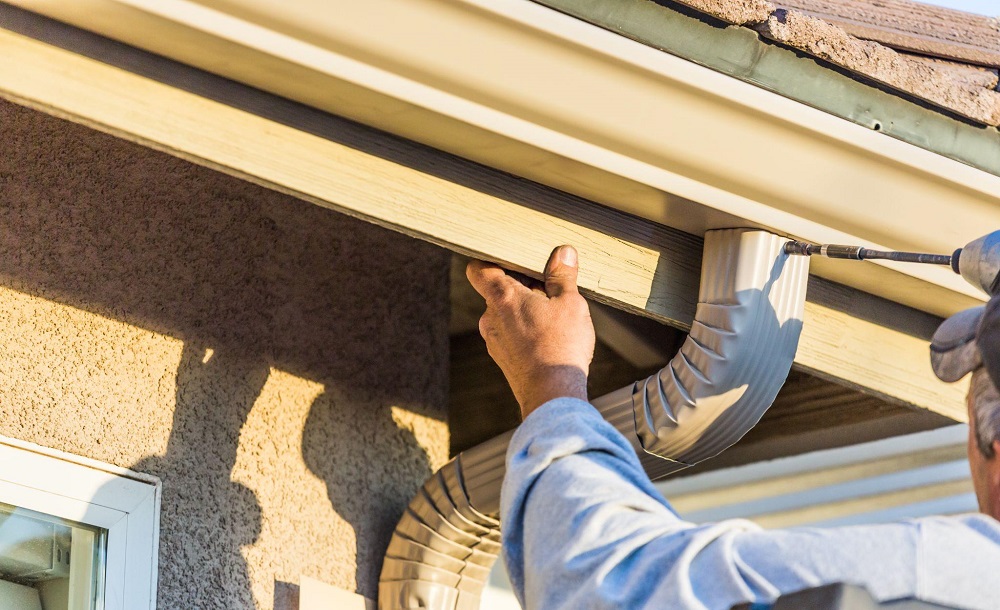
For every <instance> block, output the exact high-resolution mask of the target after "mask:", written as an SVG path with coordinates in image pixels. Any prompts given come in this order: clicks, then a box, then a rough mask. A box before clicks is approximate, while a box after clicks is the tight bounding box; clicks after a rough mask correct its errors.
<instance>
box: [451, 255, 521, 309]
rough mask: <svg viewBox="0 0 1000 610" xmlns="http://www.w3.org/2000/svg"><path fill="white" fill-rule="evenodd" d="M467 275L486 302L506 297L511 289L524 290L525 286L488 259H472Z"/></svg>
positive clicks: (466, 271)
mask: <svg viewBox="0 0 1000 610" xmlns="http://www.w3.org/2000/svg"><path fill="white" fill-rule="evenodd" d="M465 276H466V277H467V278H469V283H470V284H472V287H473V288H475V289H476V292H478V293H479V294H480V296H482V297H483V298H484V299H486V303H487V304H490V303H492V302H494V301H497V300H499V299H502V298H504V296H506V295H507V294H509V293H510V292H511V291H513V290H516V289H518V288H520V289H522V290H524V289H525V288H524V286H523V285H521V283H520V282H518V281H517V280H515V279H514V278H512V277H510V276H509V275H507V273H506V272H505V271H504V270H503V269H502V268H500V267H498V266H497V265H494V264H493V263H487V262H486V261H479V260H471V261H469V264H468V266H467V267H466V268H465Z"/></svg>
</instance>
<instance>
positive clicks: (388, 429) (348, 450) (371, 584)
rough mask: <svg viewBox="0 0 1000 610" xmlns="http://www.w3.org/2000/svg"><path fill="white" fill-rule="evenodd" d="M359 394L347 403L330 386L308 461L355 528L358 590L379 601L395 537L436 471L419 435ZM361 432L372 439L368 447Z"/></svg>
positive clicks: (312, 421) (311, 430) (305, 440)
mask: <svg viewBox="0 0 1000 610" xmlns="http://www.w3.org/2000/svg"><path fill="white" fill-rule="evenodd" d="M358 393H360V392H356V393H355V394H352V396H351V397H350V399H349V400H341V398H340V397H339V396H338V393H337V392H336V391H334V390H331V389H330V388H329V387H328V388H327V390H326V392H324V393H323V394H321V395H320V396H319V397H317V398H316V400H315V401H314V402H313V404H312V407H311V408H310V410H309V416H308V418H307V419H306V425H305V430H304V431H303V436H302V455H303V458H304V459H305V462H306V466H307V467H308V468H309V470H310V471H311V472H312V473H313V474H315V475H316V476H317V477H319V478H320V479H322V480H323V481H324V483H326V490H327V495H328V496H329V498H330V503H331V504H332V505H333V508H334V510H336V511H337V513H338V514H339V515H340V517H341V518H342V519H344V520H345V521H347V523H349V524H350V525H351V526H352V527H353V528H354V534H355V540H356V549H355V550H356V554H357V555H356V556H357V566H358V569H357V575H356V576H357V587H356V591H357V593H358V594H359V595H362V596H364V597H366V598H368V599H370V600H375V599H376V598H377V596H378V578H379V572H380V571H381V569H382V559H383V557H384V555H385V551H386V548H387V547H388V546H389V539H390V538H391V537H392V532H393V530H394V529H395V527H396V524H397V523H398V522H399V518H400V517H401V516H402V514H403V511H404V510H405V509H406V506H407V504H409V502H410V500H411V499H412V498H413V496H414V494H415V493H416V492H417V490H418V489H419V488H420V486H421V485H423V483H424V481H426V480H427V478H428V477H429V476H430V475H431V474H432V471H431V464H430V460H429V457H428V455H427V452H426V451H425V450H424V449H423V448H422V446H421V443H420V442H419V441H418V439H417V438H416V436H415V435H414V433H413V431H411V430H410V429H408V428H407V427H406V426H405V425H404V424H403V423H402V422H397V421H396V420H395V418H394V417H393V413H392V407H390V406H389V401H388V400H387V399H385V398H384V397H383V398H380V397H377V396H372V397H368V396H358V395H357V394H358ZM360 431H364V434H365V435H366V436H368V438H366V439H364V440H365V442H363V443H359V442H358V434H359V433H360ZM359 454H360V455H359ZM390 471H391V472H390Z"/></svg>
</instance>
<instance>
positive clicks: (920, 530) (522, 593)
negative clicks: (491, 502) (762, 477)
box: [501, 398, 1000, 610]
mask: <svg viewBox="0 0 1000 610" xmlns="http://www.w3.org/2000/svg"><path fill="white" fill-rule="evenodd" d="M501 519H502V522H503V546H504V560H505V561H506V564H507V570H508V573H509V574H510V580H511V584H512V585H513V588H514V592H515V594H516V595H517V597H518V600H519V601H520V602H521V605H522V606H523V607H524V608H526V609H527V610H534V609H544V610H562V609H566V610H569V609H572V610H583V609H591V608H594V609H596V608H628V609H630V610H638V609H643V608H650V609H652V608H657V609H685V610H686V609H703V608H706V609H711V610H715V609H728V608H730V607H732V606H733V605H734V604H737V603H742V602H758V603H767V602H770V601H772V600H773V599H774V598H775V597H777V596H778V595H780V594H783V593H789V592H792V591H798V590H801V589H805V588H809V587H815V586H819V585H822V584H828V583H833V582H847V583H853V584H859V585H863V586H865V587H867V588H868V590H869V591H871V593H872V594H873V595H874V596H875V597H877V598H878V599H880V600H890V599H897V598H907V597H916V598H919V599H923V600H926V601H932V602H937V603H941V604H944V605H949V606H954V607H959V608H975V609H979V608H982V609H1000V524H998V523H997V522H996V521H995V520H993V519H992V518H990V517H986V516H983V515H965V516H960V517H937V518H926V519H917V520H911V521H904V522H901V523H892V524H885V525H871V526H855V527H843V528H831V529H817V528H795V529H788V530H769V531H765V530H762V529H761V528H760V527H758V526H757V525H755V524H753V523H751V522H749V521H745V520H738V519H737V520H730V521H722V522H719V523H706V524H702V525H695V524H693V523H688V522H686V521H684V520H682V519H680V518H679V517H678V516H677V514H676V513H675V512H674V511H673V509H672V508H671V507H670V505H669V504H668V503H667V501H666V500H665V499H664V498H663V496H662V495H660V493H659V492H658V491H657V490H656V488H655V487H653V485H652V483H651V482H650V481H649V478H648V477H647V476H646V474H645V472H643V470H642V467H641V466H640V465H639V461H638V459H637V458H636V456H635V453H634V451H633V450H632V448H631V447H630V446H629V444H628V442H627V441H626V440H625V438H623V437H622V436H621V434H619V433H618V431H617V430H615V429H614V428H613V427H612V426H610V425H609V424H607V423H606V422H605V421H604V420H603V419H601V417H600V415H599V414H598V413H597V411H596V410H594V408H593V407H591V406H590V405H589V404H587V403H586V402H583V401H581V400H576V399H571V398H560V399H557V400H553V401H550V402H548V403H546V404H545V405H543V406H542V407H540V408H539V409H537V410H536V411H535V412H534V413H532V414H531V415H530V416H528V418H527V419H526V420H525V421H524V423H523V424H522V425H521V427H520V428H519V429H518V430H517V432H516V433H515V434H514V437H513V439H512V442H511V445H510V448H509V450H508V452H507V475H506V478H505V479H504V483H503V492H502V497H501Z"/></svg>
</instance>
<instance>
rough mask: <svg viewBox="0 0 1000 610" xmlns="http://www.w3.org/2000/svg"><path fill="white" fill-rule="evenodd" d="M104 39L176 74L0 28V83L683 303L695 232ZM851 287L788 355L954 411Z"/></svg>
mask: <svg viewBox="0 0 1000 610" xmlns="http://www.w3.org/2000/svg"><path fill="white" fill-rule="evenodd" d="M109 44H112V43H109ZM113 51H114V52H115V53H118V54H119V55H121V54H122V53H125V54H128V53H133V52H134V53H137V54H140V57H139V59H135V58H132V57H131V56H130V60H131V61H132V65H133V66H135V65H139V64H142V66H143V70H144V72H145V73H146V74H152V73H158V74H162V75H166V74H169V75H170V78H171V79H172V82H174V83H178V84H183V87H184V88H183V89H182V88H180V86H171V85H168V84H164V83H162V82H159V81H158V80H156V79H153V78H149V77H146V76H140V75H139V74H136V73H133V72H130V71H127V70H125V69H122V68H119V67H115V66H112V65H109V64H107V63H103V62H101V61H98V60H95V59H91V58H89V57H85V56H83V55H80V54H78V53H74V52H71V51H67V50H65V49H62V48H59V47H56V46H52V45H50V44H46V43H42V42H39V41H38V40H35V39H33V38H30V37H27V36H24V35H21V34H17V33H14V32H11V31H7V30H0V55H2V56H3V57H4V58H5V61H4V62H2V63H0V96H2V97H4V98H6V99H9V100H12V101H15V102H17V103H21V104H24V105H26V106H30V107H33V108H36V109H39V110H42V111H44V112H47V113H50V114H53V115H56V116H60V117H64V118H67V119H70V120H73V121H76V122H79V123H82V124H84V125H87V126H90V127H92V128H94V129H98V130H101V131H105V132H108V133H111V134H113V135H116V136H118V137H121V138H124V139H127V140H130V141H134V142H138V143H140V144H143V145H146V146H150V147H153V148H156V149H159V150H163V151H166V152H168V153H170V154H172V155H176V156H178V157H181V158H184V159H187V160H189V161H191V162H194V163H198V164H202V165H205V166H208V167H212V168H215V169H217V170H219V171H223V172H226V173H229V174H232V175H234V176H237V177H239V178H242V179H245V180H249V181H252V182H254V183H257V184H260V185H263V186H265V187H268V188H272V189H275V190H278V191H281V192H284V193H288V194H291V195H294V196H296V197H299V198H301V199H303V200H305V201H309V202H312V203H315V204H318V205H321V206H325V207H329V208H332V209H335V210H337V211H340V212H342V213H345V214H349V215H352V216H356V217H358V218H362V219H364V220H367V221H370V222H373V223H376V224H379V225H382V226H386V227H389V228H391V229H395V230H397V231H400V232H403V233H405V234H407V235H410V236H413V237H416V238H419V239H424V240H428V241H431V242H433V243H436V244H439V245H442V246H444V247H447V248H450V249H451V250H453V251H456V252H459V253H462V254H466V255H469V256H475V257H479V258H485V259H490V260H494V261H498V262H500V263H502V264H504V265H505V266H507V267H509V268H513V269H517V270H520V271H524V272H527V273H530V274H532V275H535V276H536V277H537V276H538V275H539V273H538V272H539V271H540V270H541V268H542V267H543V266H544V263H545V260H546V258H547V256H548V254H549V251H550V250H551V249H552V247H553V246H555V245H558V244H562V243H572V244H574V245H575V246H576V247H577V248H578V249H579V251H580V256H581V268H582V270H581V276H580V284H581V286H582V288H583V290H584V291H585V293H586V294H587V295H588V296H589V297H591V298H594V299H596V300H598V301H600V302H604V303H607V304H610V305H613V306H614V307H617V308H620V309H625V310H628V311H631V312H633V313H639V314H642V315H645V316H647V317H651V318H653V319H657V320H659V321H662V322H667V323H671V324H673V325H676V326H678V327H685V326H687V325H689V324H690V321H691V320H692V319H693V316H694V307H695V302H696V297H697V291H698V283H699V270H700V261H701V240H700V239H699V238H696V237H694V236H691V235H688V234H685V233H682V232H680V231H677V230H675V229H669V228H666V227H664V226H662V225H658V224H655V223H653V222H650V221H647V220H641V219H638V218H636V217H633V216H629V215H626V214H623V213H620V212H617V211H614V210H610V209H608V208H605V207H602V206H599V205H596V204H593V203H591V202H588V201H585V200H583V199H580V198H577V197H573V196H570V195H568V194H565V193H562V192H558V191H555V190H553V189H550V188H546V187H543V186H541V185H538V184H536V183H532V182H528V181H525V180H522V179H519V178H516V177H513V176H511V175H509V174H505V173H503V172H499V171H495V170H491V169H489V168H485V167H483V166H479V165H476V164H474V163H471V162H468V161H464V160H461V159H458V158H455V157H452V156H449V155H446V154H443V153H440V152H437V151H434V150H433V149H429V148H426V147H423V146H420V145H417V144H414V143H412V142H408V141H404V140H400V139H398V138H394V137H391V136H387V135H386V134H383V133H381V132H377V131H375V130H372V129H368V128H364V127H361V126H358V125H356V124H353V123H350V122H348V121H346V120H343V119H339V118H337V117H333V116H330V115H327V114H324V113H321V112H318V111H315V110H310V109H308V108H305V107H302V106H300V105H297V104H294V103H292V102H289V101H287V100H282V99H279V98H275V97H273V96H270V95H268V94H265V93H263V92H260V91H257V90H254V89H251V88H249V87H244V86H241V85H238V84H236V83H232V82H230V81H226V80H224V79H221V78H217V77H213V76H210V75H207V74H204V73H201V72H199V71H197V70H193V69H190V68H186V67H184V66H181V65H179V64H175V63H172V62H169V61H167V60H163V59H160V58H156V57H152V56H148V55H145V54H141V53H140V52H138V51H134V50H130V49H128V48H127V47H121V46H120V45H119V46H116V47H114V49H113ZM133 69H134V68H133ZM192 91H199V93H201V94H197V93H193V92H192ZM207 96H211V99H210V97H207ZM218 100H224V101H218ZM851 294H854V295H855V297H856V298H855V299H854V300H855V301H857V302H851V300H852V299H844V300H843V302H842V303H840V304H837V303H835V302H833V301H830V300H828V301H816V300H815V299H813V300H812V301H811V302H810V303H808V304H807V307H806V319H805V329H804V331H803V335H802V341H801V344H800V347H799V354H798V356H797V357H796V364H797V365H798V366H800V367H802V368H804V369H806V370H809V371H811V372H815V373H816V374H820V375H822V376H824V377H826V378H829V379H832V380H836V381H838V382H839V383H845V384H848V385H850V386H851V387H856V388H859V389H863V390H865V391H866V392H871V393H874V394H876V395H878V396H881V397H884V398H887V399H890V400H893V401H895V402H897V403H899V404H904V405H910V406H917V407H921V408H924V409H928V410H931V411H934V412H936V413H941V414H944V415H946V416H947V417H950V418H954V419H964V408H963V407H962V404H963V402H962V394H963V390H962V388H960V387H958V386H949V385H945V384H942V383H939V382H937V381H936V380H935V379H934V378H933V376H932V375H931V374H930V368H929V364H927V346H926V342H925V341H924V340H923V339H922V338H920V337H918V336H914V335H913V334H912V331H911V330H908V329H897V328H891V327H887V326H884V325H881V324H879V323H876V322H871V321H869V320H867V319H865V316H864V315H863V313H864V311H866V307H868V308H869V309H870V308H871V307H870V299H871V298H874V297H867V298H868V299H869V301H866V297H864V295H862V293H856V292H852V293H851ZM878 302H879V303H880V304H881V305H885V306H887V307H890V308H893V309H901V310H905V309H906V308H900V307H899V306H894V305H892V304H889V302H887V301H885V302H883V301H878ZM859 303H860V304H861V308H860V309H857V307H858V305H859ZM865 303H869V306H866V305H865ZM881 305H880V306H881ZM856 309H857V311H860V312H862V313H861V314H856V313H853V312H854V311H855V310H856ZM889 317H894V316H892V315H890V316H889ZM904 317H905V316H904Z"/></svg>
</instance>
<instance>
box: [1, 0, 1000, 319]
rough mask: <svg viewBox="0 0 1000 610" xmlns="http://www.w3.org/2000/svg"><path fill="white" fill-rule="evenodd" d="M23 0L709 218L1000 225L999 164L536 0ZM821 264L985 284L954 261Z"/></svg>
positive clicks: (960, 232) (312, 97) (914, 291)
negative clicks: (975, 161)
mask: <svg viewBox="0 0 1000 610" xmlns="http://www.w3.org/2000/svg"><path fill="white" fill-rule="evenodd" d="M13 4H16V5H18V6H22V7H26V8H28V9H31V10H35V11H38V12H40V13H43V14H45V15H48V16H51V17H53V18H56V19H60V20H63V21H66V22H68V23H71V24H73V25H76V26H78V27H82V28H84V29H89V30H92V31H95V32H97V33H99V34H102V35H105V36H108V37H110V38H113V39H117V40H120V41H123V42H126V43H128V44H132V45H134V46H137V47H140V48H144V49H147V50H150V51H153V52H155V53H159V54H161V55H165V56H167V57H170V58H172V59H175V60H178V61H181V62H183V63H187V64H189V65H192V66H195V67H199V68H202V69H205V70H208V71H210V72H214V73H217V74H220V75H222V76H225V77H228V78H231V79H234V80H237V81H240V82H243V83H247V84H250V85H252V86H255V87H258V88H260V89H263V90H266V91H268V92H271V93H275V94H278V95H281V96H284V97H287V98H290V99H293V100H296V101H299V102H302V103H305V104H308V105H311V106H314V107H317V108H320V109H322V110H326V111H329V112H332V113H336V114H339V115H342V116H346V117H348V118H351V119H354V120H357V121H360V122H362V123H366V124H369V125H372V126H374V127H377V128H380V129H383V130H386V131H389V132H392V133H396V134H399V135H402V136H404V137H407V138H410V139H413V140H416V141H419V142H422V143H425V144H429V145H431V146H434V147H436V148H439V149H442V150H445V151H449V152H452V153H455V154H458V155H461V156H464V157H466V158H469V159H472V160H474V161H477V162H480V163H483V164H486V165H489V166H492V167H496V168H499V169H502V170H505V171H509V172H511V173H514V174H516V175H519V176H524V177H527V178H529V179H532V180H535V181H538V182H541V183H544V184H547V185H550V186H553V187H555V188H558V189H562V190H564V191H568V192H571V193H574V194H577V195H581V196H583V197H586V198H588V199H591V200H593V201H597V202H599V203H603V204H604V205H608V206H610V207H613V208H617V209H619V210H623V211H625V212H629V213H632V214H635V215H637V216H640V217H644V218H647V219H650V220H652V221H654V222H658V223H662V224H664V225H667V226H671V227H674V228H677V229H680V230H682V231H686V232H688V233H691V234H695V235H700V234H702V233H704V232H705V231H706V230H709V229H713V228H719V227H727V226H728V227H731V226H750V227H761V228H767V229H769V230H771V231H774V232H777V233H781V234H784V235H790V236H794V237H796V238H800V239H806V240H810V241H815V242H832V243H858V244H862V245H866V246H870V247H883V248H895V249H906V250H917V251H939V252H950V251H951V250H953V249H954V248H955V247H956V246H959V245H963V244H965V243H966V242H968V241H971V240H972V239H974V238H975V237H977V236H979V235H980V234H981V233H982V232H983V231H984V227H987V228H988V227H997V226H1000V177H997V176H995V175H992V174H990V173H987V172H985V171H983V170H980V169H976V168H974V167H971V166H969V165H966V164H964V163H960V162H958V161H955V160H954V159H950V158H947V157H945V156H943V155H940V154H937V153H933V152H930V151H928V150H925V149H923V148H920V147H918V146H915V145H913V144H910V143H906V142H903V141H900V140H898V139H895V138H891V137H887V136H886V135H885V134H884V133H878V132H875V131H874V130H873V129H870V128H866V127H864V126H862V125H859V124H857V123H855V122H851V121H848V120H844V119H842V118H840V117H836V116H833V115H831V114H829V113H828V112H824V111H821V110H818V109H816V108H812V107H810V106H808V105H806V104H803V103H800V102H796V101H793V100H790V99H787V98H786V97H783V96H780V95H777V94H775V93H773V92H771V91H767V90H765V89H763V88H761V87H759V86H755V85H751V84H749V83H747V82H743V81H741V80H739V79H737V78H734V77H732V76H728V75H725V74H721V73H719V72H718V71H716V70H712V69H709V68H706V67H704V66H701V65H697V64H696V63H694V62H692V61H688V60H686V59H682V58H679V57H675V56H672V55H669V54H667V53H664V52H662V51H658V50H656V49H654V48H651V47H649V46H647V45H644V44H640V43H638V42H636V41H633V40H629V39H627V38H625V37H623V36H619V35H617V34H614V33H612V32H609V31H606V30H604V29H601V28H599V27H596V26H594V25H591V24H588V23H585V22H583V21H581V20H580V19H576V18H573V17H570V16H568V15H565V14H562V13H560V12H558V11H555V10H553V9H550V8H547V7H544V6H541V5H539V4H535V3H532V2H528V1H527V0H450V1H444V0H412V1H411V2H407V3H399V2H393V1H391V0H370V1H368V2H357V3H346V2H345V3H340V4H337V5H336V10H331V8H330V5H329V4H328V3H325V2H320V1H319V0H289V1H287V2H282V3H274V2H269V1H266V0H246V1H243V2H239V3H236V2H228V1H224V0H203V1H202V2H198V3H196V2H191V1H188V0H79V1H74V2H62V1H57V0H15V2H13ZM590 6H597V5H590ZM376 32H377V35H375V34H374V33H376ZM721 44H722V45H723V47H722V51H725V49H726V48H729V47H731V46H732V45H731V43H729V42H723V43H721ZM456 58H461V59H462V60H461V61H456ZM779 74H780V71H779V72H775V73H774V76H775V77H776V78H777V76H778V75H779ZM813 271H814V272H815V273H817V274H818V275H821V276H824V277H827V278H829V279H833V280H835V281H838V282H841V283H844V284H847V285H850V286H852V287H855V288H858V289H861V290H864V291H867V292H870V293H873V294H876V295H879V296H882V297H884V298H888V299H890V300H893V301H897V302H900V303H903V304H906V305H910V306H913V307H916V308H918V309H922V310H924V311H928V312H931V313H934V314H937V315H947V314H950V313H952V312H954V311H956V310H958V309H961V308H964V307H967V306H970V305H974V304H976V303H977V302H979V299H980V297H979V295H978V294H977V293H976V292H975V290H974V289H972V288H971V287H970V286H967V285H966V284H965V283H964V282H963V281H962V280H961V279H960V278H958V277H956V276H954V275H952V274H950V272H949V271H946V270H943V269H934V268H914V267H892V266H891V265H889V264H864V265H849V266H848V265H826V264H824V263H823V262H822V261H821V262H819V263H817V264H815V265H814V267H813Z"/></svg>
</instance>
